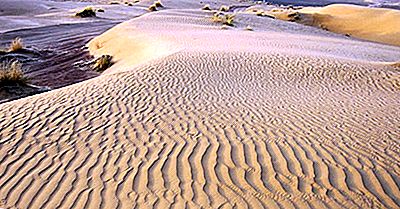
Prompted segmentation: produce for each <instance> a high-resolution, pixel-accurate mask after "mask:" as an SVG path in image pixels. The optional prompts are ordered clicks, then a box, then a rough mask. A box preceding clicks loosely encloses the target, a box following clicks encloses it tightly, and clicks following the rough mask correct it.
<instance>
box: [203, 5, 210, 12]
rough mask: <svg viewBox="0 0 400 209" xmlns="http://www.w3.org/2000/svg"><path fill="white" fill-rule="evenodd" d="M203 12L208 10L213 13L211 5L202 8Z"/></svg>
mask: <svg viewBox="0 0 400 209" xmlns="http://www.w3.org/2000/svg"><path fill="white" fill-rule="evenodd" d="M201 9H202V10H207V11H211V6H210V5H209V4H206V5H204V6H203V8H201Z"/></svg>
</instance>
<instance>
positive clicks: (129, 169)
mask: <svg viewBox="0 0 400 209" xmlns="http://www.w3.org/2000/svg"><path fill="white" fill-rule="evenodd" d="M211 15H212V14H211V13H208V12H201V11H199V10H196V11H195V10H172V11H168V10H166V11H161V12H156V13H151V14H149V15H145V16H142V17H140V18H137V19H134V20H131V21H128V22H125V23H122V24H120V25H118V26H116V27H114V28H113V29H111V30H110V31H108V32H106V33H105V34H103V35H101V36H99V37H97V38H95V39H94V40H92V41H91V42H90V43H89V48H90V49H91V53H93V54H101V53H106V54H111V55H113V56H116V57H118V63H116V64H115V65H113V66H112V67H111V68H110V69H109V70H108V71H106V72H105V74H103V75H101V76H99V77H97V78H93V79H91V80H87V81H84V82H81V83H78V84H74V85H71V86H67V87H64V88H61V89H57V90H54V91H51V92H48V93H44V94H41V95H35V96H32V97H28V98H24V99H20V100H17V101H13V102H9V103H5V104H0V127H2V129H1V131H0V200H1V202H0V207H18V208H132V207H134V208H149V207H154V208H166V207H176V208H183V207H189V208H200V207H203V208H353V207H357V208H398V207H399V206H400V194H399V185H400V179H399V176H400V173H399V171H400V158H399V155H398V153H399V151H400V150H399V139H400V131H399V130H400V127H399V124H400V117H399V115H400V109H399V108H398V107H399V101H400V94H399V88H398V87H397V86H396V85H395V84H394V82H399V78H400V72H399V71H398V69H397V68H395V67H393V66H391V65H388V64H387V63H390V62H395V61H397V60H396V59H398V57H399V55H400V50H398V49H399V48H398V47H395V46H388V45H382V44H377V43H369V42H364V41H357V40H354V39H348V38H346V37H343V36H339V35H335V34H330V33H327V32H325V31H320V30H317V29H316V28H312V27H307V26H302V25H298V24H294V23H288V22H283V21H278V20H272V19H263V18H260V17H257V16H255V15H252V16H251V15H247V14H239V15H238V17H237V19H236V22H235V25H236V27H234V28H228V30H221V28H220V25H219V24H218V23H213V22H211V20H210V18H211ZM249 23H251V24H254V30H255V31H254V32H253V31H245V30H243V28H244V27H245V26H246V25H248V24H249ZM294 32H296V34H295V35H293V34H294ZM291 34H292V35H291ZM121 39H122V40H121ZM127 40H129V43H133V46H135V44H134V43H139V42H140V40H144V41H145V43H146V44H150V45H151V46H149V47H150V48H148V49H149V51H150V52H151V51H157V49H161V50H162V53H160V54H157V55H156V56H152V54H151V53H148V52H149V51H146V50H144V51H140V50H139V51H135V50H132V49H131V48H129V46H130V45H125V43H127ZM124 50H125V51H124ZM141 53H142V54H141ZM136 56H139V57H140V56H143V57H146V59H145V61H143V62H140V60H132V57H136Z"/></svg>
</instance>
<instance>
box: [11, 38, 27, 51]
mask: <svg viewBox="0 0 400 209" xmlns="http://www.w3.org/2000/svg"><path fill="white" fill-rule="evenodd" d="M23 48H24V43H23V42H22V39H21V38H19V37H17V38H15V39H14V40H13V41H12V42H11V44H10V47H9V48H8V52H16V51H19V50H21V49H23Z"/></svg>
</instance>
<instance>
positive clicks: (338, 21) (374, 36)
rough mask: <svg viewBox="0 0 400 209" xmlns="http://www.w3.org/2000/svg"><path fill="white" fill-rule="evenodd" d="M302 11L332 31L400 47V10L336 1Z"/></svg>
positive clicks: (315, 22) (313, 22) (315, 23)
mask: <svg viewBox="0 0 400 209" xmlns="http://www.w3.org/2000/svg"><path fill="white" fill-rule="evenodd" d="M300 12H301V13H305V14H311V15H312V22H311V23H310V24H312V25H317V26H320V27H324V28H326V29H328V30H329V31H333V32H337V33H342V34H348V35H350V36H354V37H357V38H361V39H366V40H370V41H377V42H381V43H387V44H393V45H397V46H400V38H399V37H400V10H392V9H381V8H368V7H360V6H352V5H340V4H335V5H330V6H326V7H323V8H320V9H318V8H304V9H302V10H300Z"/></svg>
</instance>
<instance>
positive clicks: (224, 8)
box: [219, 5, 229, 12]
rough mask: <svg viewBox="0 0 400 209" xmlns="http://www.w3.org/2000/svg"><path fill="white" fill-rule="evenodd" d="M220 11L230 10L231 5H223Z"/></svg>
mask: <svg viewBox="0 0 400 209" xmlns="http://www.w3.org/2000/svg"><path fill="white" fill-rule="evenodd" d="M219 11H221V12H227V11H229V7H228V6H226V5H222V6H221V7H220V8H219Z"/></svg>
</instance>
